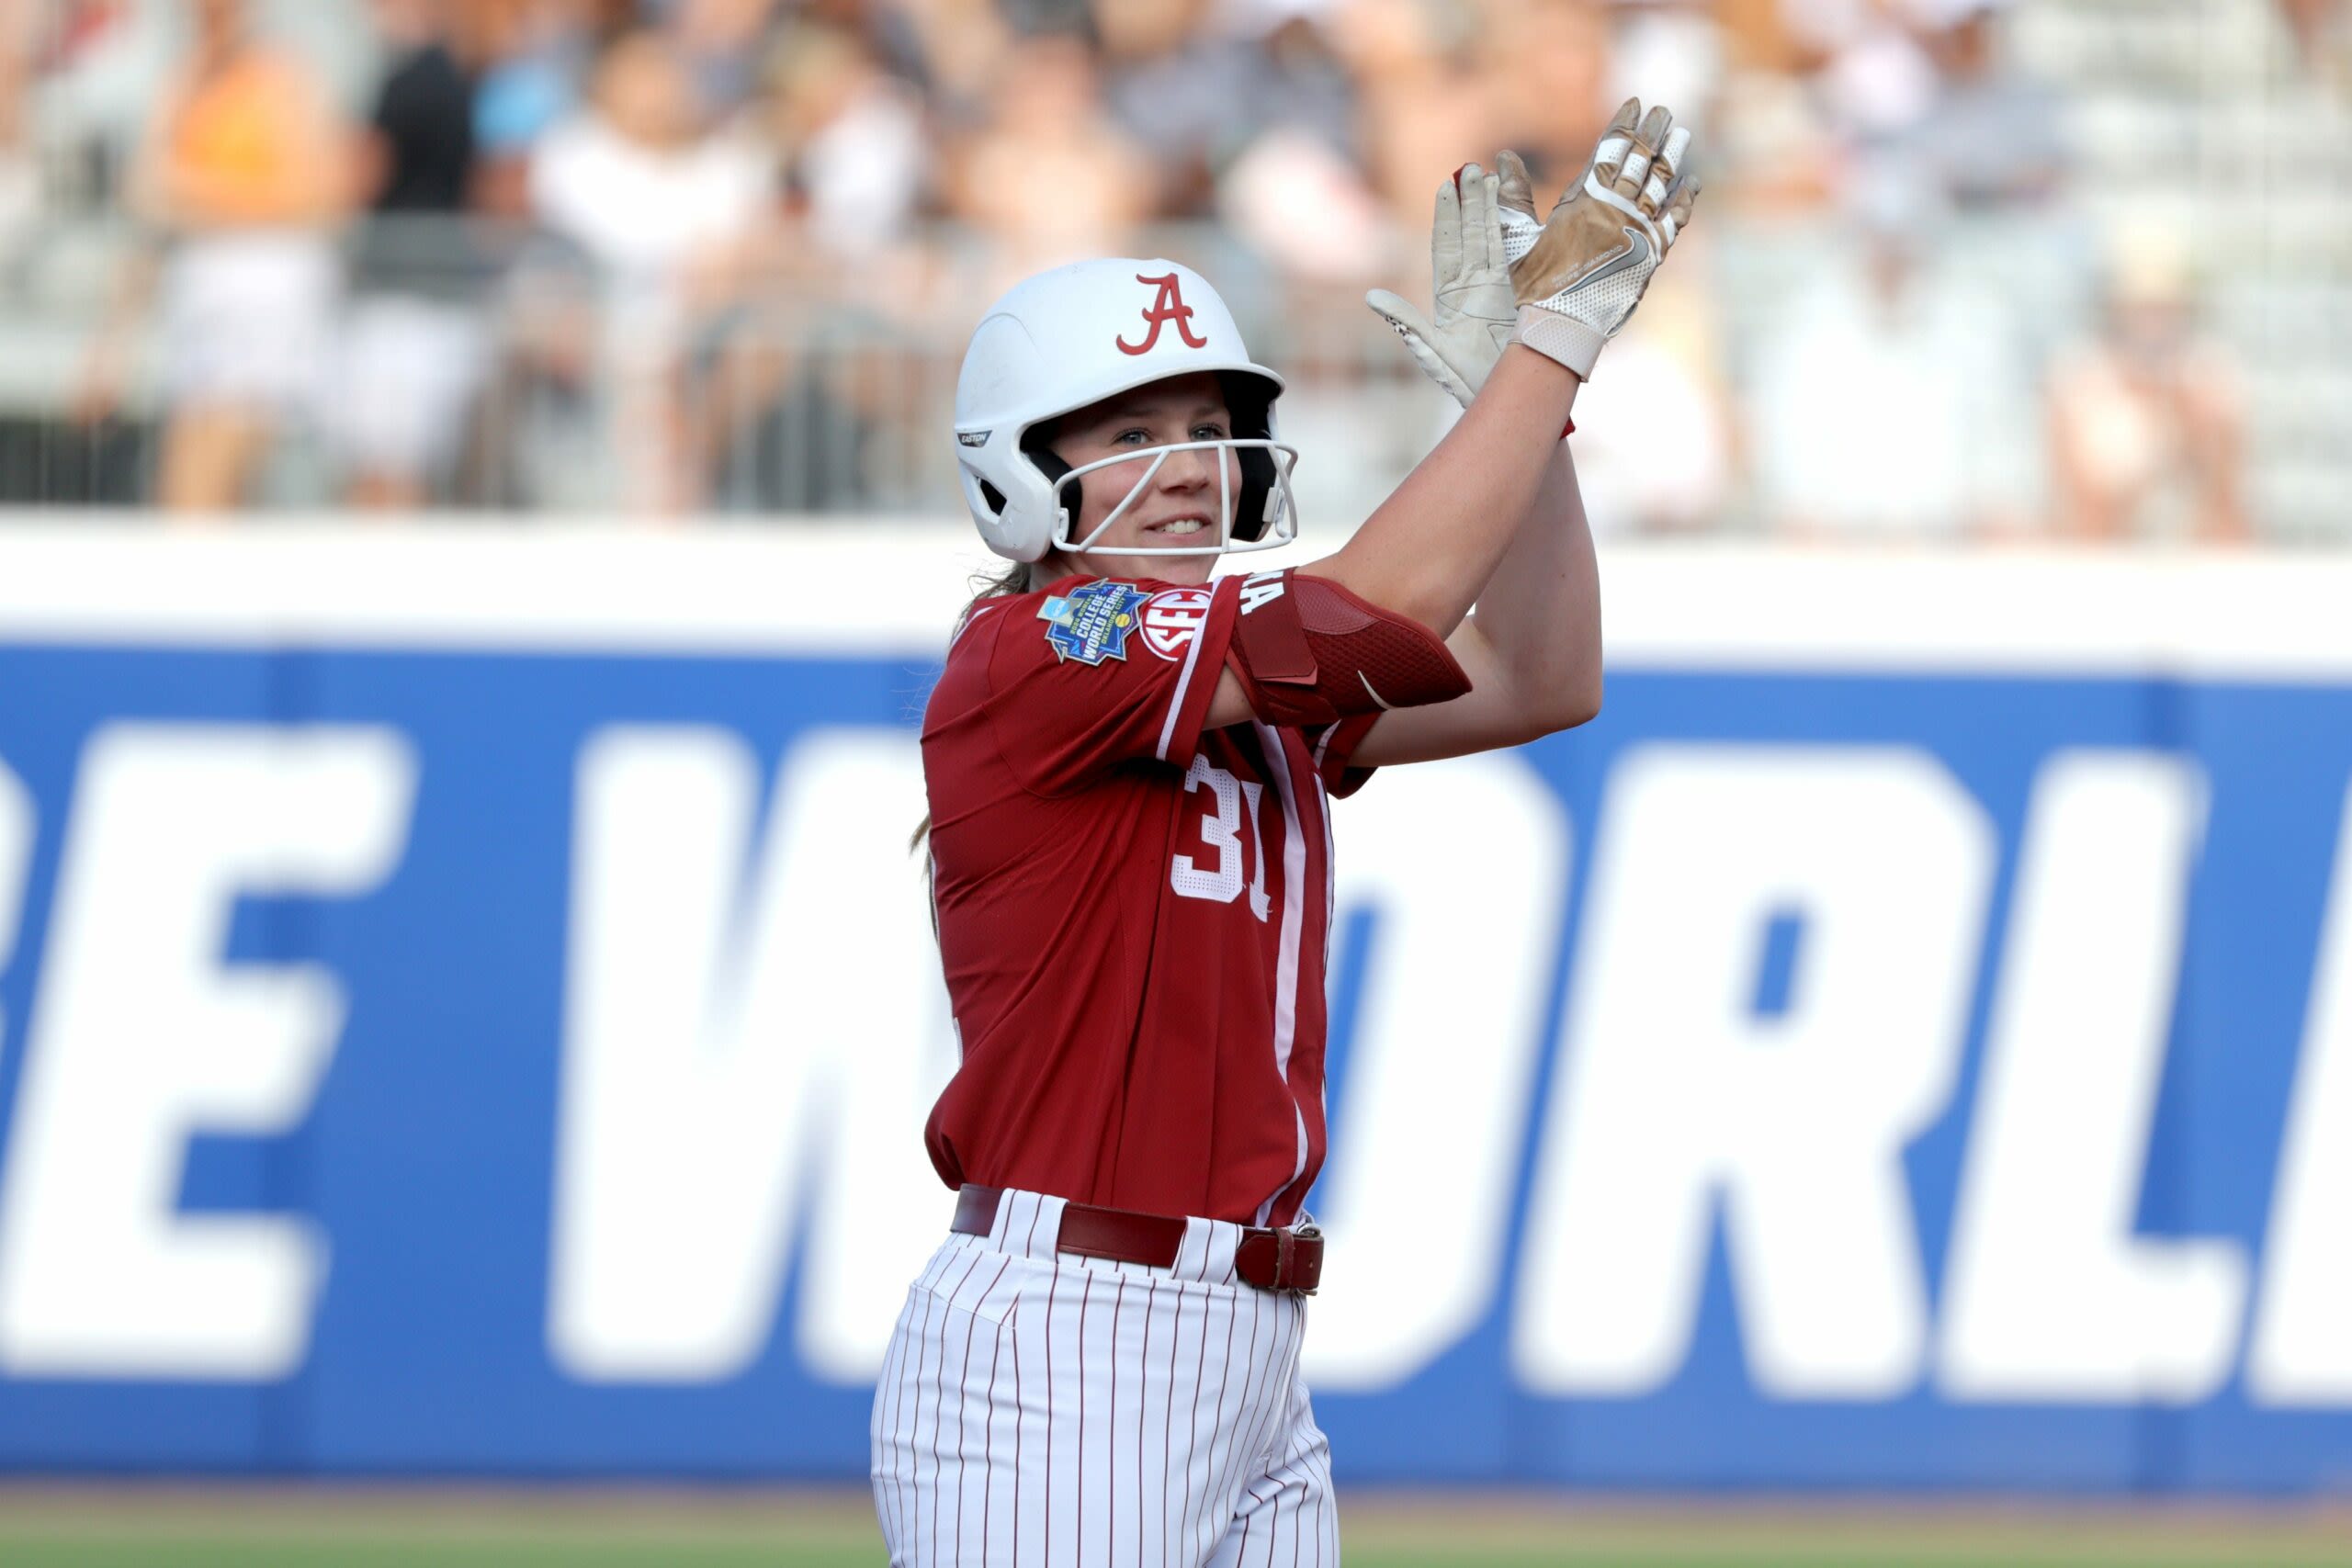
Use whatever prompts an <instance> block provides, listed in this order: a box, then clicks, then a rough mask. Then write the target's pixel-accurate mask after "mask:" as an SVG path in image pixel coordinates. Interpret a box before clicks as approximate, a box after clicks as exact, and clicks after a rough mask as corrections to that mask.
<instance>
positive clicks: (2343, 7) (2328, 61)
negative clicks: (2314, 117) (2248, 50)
mask: <svg viewBox="0 0 2352 1568" xmlns="http://www.w3.org/2000/svg"><path fill="white" fill-rule="evenodd" d="M2278 19H2279V21H2280V23H2281V24H2282V25H2283V27H2284V29H2285V31H2286V34H2287V37H2288V39H2289V40H2290V48H2291V51H2292V54H2293V57H2294V60H2295V62H2296V63H2297V64H2299V65H2300V66H2301V68H2302V71H2303V73H2305V74H2306V75H2307V76H2308V77H2309V78H2310V79H2311V80H2312V81H2313V82H2317V83H2321V84H2324V85H2325V86H2326V87H2327V89H2328V90H2329V91H2330V92H2332V93H2334V94H2335V96H2337V97H2338V98H2346V97H2352V5H2347V4H2346V0H2278Z"/></svg>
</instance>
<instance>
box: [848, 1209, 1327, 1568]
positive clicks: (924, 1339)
mask: <svg viewBox="0 0 2352 1568" xmlns="http://www.w3.org/2000/svg"><path fill="white" fill-rule="evenodd" d="M1061 1208H1062V1200H1060V1199H1058V1198H1048V1197H1043V1196H1041V1195H1039V1194H1037V1193H1035V1192H1021V1191H1008V1192H1006V1193H1005V1195H1004V1198H1003V1200H1002V1201H1001V1202H1000V1203H999V1204H998V1205H997V1214H996V1225H995V1228H994V1229H993V1230H991V1231H990V1232H989V1235H986V1236H976V1235H949V1236H948V1238H947V1240H946V1241H945V1242H944V1243H943V1244H942V1245H941V1247H940V1248H939V1250H938V1252H936V1253H935V1254H933V1257H932V1260H931V1265H930V1267H929V1268H927V1269H924V1270H923V1272H922V1277H921V1278H920V1279H918V1280H916V1281H915V1283H914V1285H913V1288H912V1289H910V1291H909V1292H907V1305H906V1310H905V1311H904V1312H902V1313H900V1314H899V1326H898V1330H897V1332H896V1333H894V1334H893V1335H892V1336H891V1337H890V1352H889V1356H888V1359H887V1360H886V1361H885V1362H884V1364H883V1368H882V1377H881V1381H880V1383H879V1384H878V1386H877V1387H876V1389H875V1393H874V1427H873V1430H874V1503H875V1508H876V1512H877V1513H878V1514H879V1515H880V1516H881V1520H882V1536H883V1539H884V1540H885V1541H887V1542H888V1545H889V1549H890V1562H892V1564H893V1565H894V1568H944V1565H947V1564H954V1565H956V1568H965V1565H977V1568H1014V1565H1018V1568H1046V1565H1048V1564H1054V1563H1060V1564H1067V1565H1068V1568H1265V1565H1270V1564H1271V1565H1280V1568H1290V1565H1293V1564H1296V1565H1298V1568H1306V1565H1307V1564H1316V1565H1318V1568H1319V1565H1324V1564H1331V1565H1336V1564H1337V1563H1338V1562H1339V1561H1340V1527H1339V1516H1338V1513H1337V1510H1336V1509H1335V1507H1334V1506H1333V1502H1332V1496H1331V1464H1330V1445H1329V1443H1327V1442H1326V1441H1325V1440H1324V1437H1323V1434H1322V1432H1321V1431H1320V1430H1318V1429H1317V1427H1316V1425H1315V1416H1314V1413H1313V1412H1312V1411H1311V1410H1310V1409H1309V1408H1308V1407H1307V1400H1306V1386H1305V1385H1304V1384H1303V1383H1301V1382H1299V1378H1298V1348H1299V1340H1300V1338H1301V1337H1302V1332H1303V1330H1304V1329H1305V1327H1306V1303H1304V1302H1303V1301H1302V1300H1301V1298H1299V1297H1297V1296H1293V1295H1275V1294H1272V1293H1270V1292H1264V1291H1261V1290H1258V1289H1256V1288H1255V1287H1253V1286H1250V1285H1245V1284H1242V1283H1241V1282H1240V1281H1239V1280H1236V1279H1235V1278H1234V1274H1233V1249H1234V1246H1235V1244H1236V1243H1237V1242H1238V1241H1239V1239H1240V1236H1241V1227H1240V1226H1238V1225H1234V1224H1225V1223H1223V1222H1221V1221H1216V1220H1202V1219H1194V1220H1190V1221H1188V1222H1186V1225H1185V1232H1184V1243H1183V1247H1182V1250H1181V1251H1180V1252H1179V1253H1178V1255H1177V1258H1176V1261H1175V1263H1174V1264H1173V1265H1172V1266H1171V1267H1170V1268H1166V1269H1150V1268H1146V1267H1145V1266H1143V1265H1141V1264H1137V1263H1114V1262H1109V1261H1106V1260H1104V1259H1102V1258H1080V1257H1075V1256H1069V1255H1060V1254H1057V1253H1056V1252H1055V1251H1054V1250H1053V1237H1054V1235H1055V1234H1056V1233H1057V1231H1058V1229H1059V1228H1060V1223H1061Z"/></svg>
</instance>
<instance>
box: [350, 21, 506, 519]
mask: <svg viewBox="0 0 2352 1568" xmlns="http://www.w3.org/2000/svg"><path fill="white" fill-rule="evenodd" d="M456 4H458V0H376V5H375V11H376V20H377V27H378V29H379V34H380V37H381V39H382V41H383V43H384V45H385V47H386V51H387V53H388V55H389V56H390V69H389V70H388V71H387V72H386V73H385V76H384V80H383V84H382V85H381V86H380V87H379V89H378V92H377V96H376V107H375V112H374V115H373V117H372V118H371V120H370V123H369V126H368V130H367V132H366V134H365V135H364V136H363V137H362V139H361V142H360V155H359V160H358V163H359V167H358V171H357V178H358V187H359V188H358V194H359V199H360V201H361V203H362V204H363V205H364V206H365V207H366V209H367V211H368V219H367V221H366V223H365V224H364V226H363V227H362V228H361V230H360V233H359V243H358V246H357V248H356V253H355V254H354V256H353V262H352V265H353V276H352V280H351V281H352V292H353V300H352V305H351V309H350V311H349V313H348V314H347V316H346V317H345V321H344V339H343V355H342V360H341V376H340V380H341V385H340V388H339V395H338V396H337V397H336V399H335V401H334V432H335V434H336V437H337V445H338V446H339V447H340V449H341V453H342V457H343V459H344V462H345V469H346V491H345V494H346V498H347V499H348V500H349V501H350V502H351V503H352V504H353V505H355V506H360V507H370V508H388V507H413V506H417V505H419V504H421V503H422V502H424V501H425V500H426V499H427V498H428V497H429V496H430V495H432V494H434V493H435V492H436V491H440V490H442V489H443V488H445V487H446V485H447V481H448V479H449V478H450V473H451V469H452V468H453V466H454V464H455V461H456V459H457V457H458V446H459V443H460V441H461V439H462V436H463V434H464V430H465V421H466V414H467V411H468V408H469V405H470V403H471V401H472V400H473V397H474V394H475V391H476V389H477V388H478V387H479V386H480V383H481V372H482V367H483V363H484V350H485V345H484V344H483V341H482V339H483V334H484V333H485V332H486V331H487V327H486V325H485V323H484V321H482V319H481V310H480V308H479V300H480V295H481V289H482V283H483V277H482V272H483V264H482V261H481V258H480V257H479V256H478V255H477V254H476V252H475V249H474V245H473V241H472V237H471V236H470V235H469V232H468V231H467V229H466V227H465V222H464V219H465V214H466V212H467V209H468V203H469V195H470V191H471V188H472V183H473V175H474V120H473V116H474V105H473V84H472V81H471V79H470V77H469V74H468V72H467V68H466V65H465V64H464V62H461V61H460V59H459V58H458V47H457V44H456V42H455V40H454V39H453V38H452V36H451V32H450V22H451V17H450V12H451V8H452V6H454V5H456Z"/></svg>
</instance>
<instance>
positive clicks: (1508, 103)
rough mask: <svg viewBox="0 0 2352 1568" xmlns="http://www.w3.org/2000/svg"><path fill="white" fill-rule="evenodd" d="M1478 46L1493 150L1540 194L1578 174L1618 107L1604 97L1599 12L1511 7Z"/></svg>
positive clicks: (1542, 2) (1523, 2)
mask: <svg viewBox="0 0 2352 1568" xmlns="http://www.w3.org/2000/svg"><path fill="white" fill-rule="evenodd" d="M1481 45H1482V53H1481V57H1480V60H1479V62H1478V63H1479V65H1480V67H1481V69H1482V70H1483V71H1484V73H1486V75H1487V77H1488V79H1489V80H1491V81H1492V82H1493V83H1494V84H1495V87H1496V91H1497V102H1496V104H1495V113H1496V117H1497V123H1496V128H1495V129H1496V134H1495V135H1494V136H1493V137H1492V138H1491V139H1490V141H1492V143H1493V144H1496V145H1499V146H1504V147H1509V148H1510V149H1512V150H1513V151H1515V152H1518V153H1519V155H1520V156H1521V157H1522V158H1524V159H1526V160H1527V168H1528V173H1529V174H1531V175H1533V176H1534V178H1535V182H1536V184H1537V185H1538V186H1541V187H1542V188H1544V189H1545V190H1552V189H1555V188H1557V187H1558V186H1561V185H1562V184H1564V183H1565V182H1566V180H1567V179H1568V178H1569V177H1570V176H1571V175H1577V174H1580V173H1582V172H1583V170H1584V164H1585V160H1586V159H1587V158H1589V157H1590V156H1591V154H1592V144H1593V142H1594V141H1595V140H1596V139H1597V138H1598V137H1599V135H1600V128H1601V127H1602V126H1603V125H1604V124H1606V123H1607V122H1608V119H1609V116H1610V114H1611V112H1612V111H1613V110H1614V109H1615V108H1616V107H1617V106H1618V105H1619V104H1620V103H1622V102H1623V101H1624V100H1623V96H1618V97H1613V98H1611V97H1606V95H1607V93H1608V91H1609V88H1610V86H1611V71H1610V47H1609V29H1608V27H1607V25H1606V23H1605V22H1604V21H1603V20H1602V17H1601V14H1600V7H1599V6H1597V5H1594V4H1592V3H1591V0H1510V3H1508V4H1505V5H1501V6H1498V7H1497V8H1496V9H1495V11H1494V12H1493V14H1492V18H1491V21H1490V24H1489V25H1488V26H1487V28H1485V29H1484V30H1483V31H1482V33H1481ZM1642 90H1643V91H1644V92H1645V93H1647V92H1651V91H1652V89H1650V88H1649V87H1648V86H1647V85H1645V86H1644V87H1643V89H1642ZM1674 101H1675V102H1676V103H1678V104H1681V103H1689V102H1691V101H1692V100H1691V99H1688V98H1677V99H1676V100H1674ZM1471 145H1477V146H1483V145H1487V142H1476V143H1472V144H1471Z"/></svg>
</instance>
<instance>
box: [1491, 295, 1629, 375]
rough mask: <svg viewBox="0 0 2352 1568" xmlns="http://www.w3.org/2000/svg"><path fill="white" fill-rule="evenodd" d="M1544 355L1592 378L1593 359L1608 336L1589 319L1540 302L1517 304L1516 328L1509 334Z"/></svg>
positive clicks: (1579, 373)
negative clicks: (1517, 319)
mask: <svg viewBox="0 0 2352 1568" xmlns="http://www.w3.org/2000/svg"><path fill="white" fill-rule="evenodd" d="M1511 335H1512V336H1513V337H1514V338H1516V339H1517V340H1518V341H1519V342H1521V343H1523V344H1526V345H1527V346H1528V347H1530V348H1532V349H1533V350H1534V351H1535V352H1536V353H1538V354H1540V355H1544V357H1545V358H1546V359H1550V360H1553V361H1555V362H1556V363H1558V364H1561V365H1565V366H1566V367H1568V368H1569V369H1571V370H1573V371H1575V372H1576V373H1577V375H1578V376H1579V377H1581V378H1584V379H1585V380H1588V381H1589V380H1591V379H1592V365H1593V361H1594V360H1596V359H1599V358H1600V350H1601V346H1602V345H1603V344H1606V343H1608V341H1609V339H1608V338H1607V337H1605V336H1604V335H1602V333H1601V332H1600V329H1599V328H1597V327H1595V326H1593V325H1591V324H1590V323H1589V322H1586V321H1577V319H1576V318H1575V317H1574V316H1564V315H1562V314H1560V313H1559V312H1558V311H1557V310H1545V309H1544V308H1543V307H1542V306H1541V305H1521V307H1520V308H1519V330H1518V331H1517V332H1516V333H1512V334H1511Z"/></svg>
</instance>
